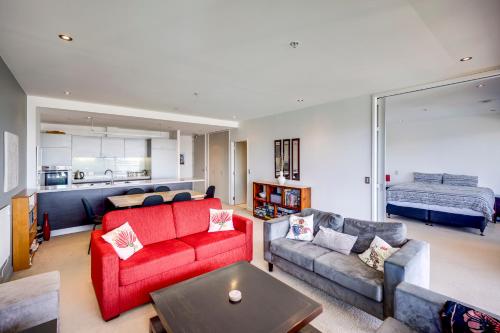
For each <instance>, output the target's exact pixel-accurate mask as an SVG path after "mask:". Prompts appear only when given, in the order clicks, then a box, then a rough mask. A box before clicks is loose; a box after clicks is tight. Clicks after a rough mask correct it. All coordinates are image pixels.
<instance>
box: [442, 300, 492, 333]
mask: <svg viewBox="0 0 500 333" xmlns="http://www.w3.org/2000/svg"><path fill="white" fill-rule="evenodd" d="M441 323H442V325H443V332H445V333H452V332H455V333H456V332H464V333H483V332H484V333H486V332H491V333H500V321H498V320H497V319H496V318H493V317H492V316H490V315H488V314H486V313H483V312H480V311H477V310H475V309H472V308H469V307H467V306H465V305H462V304H460V303H456V302H453V301H446V303H445V304H444V307H443V310H442V311H441Z"/></svg>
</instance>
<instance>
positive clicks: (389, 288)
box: [384, 239, 430, 317]
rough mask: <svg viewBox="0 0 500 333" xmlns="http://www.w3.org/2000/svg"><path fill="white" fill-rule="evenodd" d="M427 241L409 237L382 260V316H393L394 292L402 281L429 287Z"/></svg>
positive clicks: (428, 251) (428, 249)
mask: <svg viewBox="0 0 500 333" xmlns="http://www.w3.org/2000/svg"><path fill="white" fill-rule="evenodd" d="M429 280H430V247H429V243H427V242H424V241H418V240H413V239H410V240H409V241H408V242H406V244H405V245H403V246H402V247H401V249H400V250H399V251H397V252H396V253H394V254H393V255H392V256H390V257H389V258H388V259H387V260H386V261H385V262H384V317H392V316H394V293H395V291H396V287H397V286H398V285H399V284H400V283H401V282H403V281H405V282H410V283H413V284H415V285H418V286H421V287H424V288H429Z"/></svg>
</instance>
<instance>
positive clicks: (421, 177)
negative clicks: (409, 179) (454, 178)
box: [413, 172, 443, 184]
mask: <svg viewBox="0 0 500 333" xmlns="http://www.w3.org/2000/svg"><path fill="white" fill-rule="evenodd" d="M413 181H414V182H415V183H425V184H442V183H443V174H442V173H423V172H414V173H413Z"/></svg>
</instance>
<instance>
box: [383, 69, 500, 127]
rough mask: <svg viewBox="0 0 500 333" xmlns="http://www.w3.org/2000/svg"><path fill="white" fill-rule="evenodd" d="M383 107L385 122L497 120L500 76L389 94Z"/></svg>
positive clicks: (499, 103) (499, 110) (499, 111)
mask: <svg viewBox="0 0 500 333" xmlns="http://www.w3.org/2000/svg"><path fill="white" fill-rule="evenodd" d="M385 110H386V121H387V123H388V124H391V123H406V124H411V123H414V122H419V121H428V120H432V119H438V118H454V117H464V116H467V117H471V116H472V117H476V116H482V117H490V118H491V119H496V120H497V121H498V120H500V76H496V77H492V78H488V79H481V80H474V81H470V82H464V83H458V84H453V85H448V86H443V87H438V88H434V89H427V90H421V91H417V92H413V93H408V94H401V95H396V96H391V97H388V98H386V101H385ZM492 110H494V111H492Z"/></svg>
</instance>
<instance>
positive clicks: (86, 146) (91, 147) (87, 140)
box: [72, 135, 101, 157]
mask: <svg viewBox="0 0 500 333" xmlns="http://www.w3.org/2000/svg"><path fill="white" fill-rule="evenodd" d="M72 143H73V144H72V152H73V154H72V155H73V157H101V138H100V137H98V136H80V135H73V140H72Z"/></svg>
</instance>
